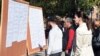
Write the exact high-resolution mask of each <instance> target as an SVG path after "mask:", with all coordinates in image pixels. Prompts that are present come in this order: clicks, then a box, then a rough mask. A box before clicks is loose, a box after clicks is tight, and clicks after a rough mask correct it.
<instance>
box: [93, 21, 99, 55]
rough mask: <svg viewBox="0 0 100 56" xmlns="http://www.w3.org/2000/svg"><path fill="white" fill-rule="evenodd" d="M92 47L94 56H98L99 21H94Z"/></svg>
mask: <svg viewBox="0 0 100 56" xmlns="http://www.w3.org/2000/svg"><path fill="white" fill-rule="evenodd" d="M92 46H93V51H94V54H95V56H100V19H95V20H94V30H93V39H92Z"/></svg>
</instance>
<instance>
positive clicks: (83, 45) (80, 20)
mask: <svg viewBox="0 0 100 56" xmlns="http://www.w3.org/2000/svg"><path fill="white" fill-rule="evenodd" d="M74 20H75V23H76V24H78V25H79V27H78V28H77V29H76V51H75V56H94V53H93V49H92V45H91V44H92V31H91V25H90V24H91V23H90V20H89V18H88V17H87V16H86V15H85V14H84V13H83V12H81V11H78V12H76V13H75V19H74Z"/></svg>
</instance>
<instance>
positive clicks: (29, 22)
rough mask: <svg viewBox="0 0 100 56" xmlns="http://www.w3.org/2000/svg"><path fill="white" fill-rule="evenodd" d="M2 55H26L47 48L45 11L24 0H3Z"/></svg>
mask: <svg viewBox="0 0 100 56" xmlns="http://www.w3.org/2000/svg"><path fill="white" fill-rule="evenodd" d="M1 15H2V16H1V25H0V56H26V54H27V52H28V55H30V54H34V53H37V52H39V51H41V48H43V50H45V49H46V48H47V45H46V39H45V33H44V23H43V11H42V8H41V7H35V6H30V5H29V3H28V2H25V1H24V0H2V13H1Z"/></svg>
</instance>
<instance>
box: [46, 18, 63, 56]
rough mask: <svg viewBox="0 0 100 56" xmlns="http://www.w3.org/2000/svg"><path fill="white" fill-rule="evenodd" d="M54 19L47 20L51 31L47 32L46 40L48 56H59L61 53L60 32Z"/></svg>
mask: <svg viewBox="0 0 100 56" xmlns="http://www.w3.org/2000/svg"><path fill="white" fill-rule="evenodd" d="M55 19H56V18H55V17H52V18H50V19H49V22H48V23H49V25H51V27H52V29H51V30H50V32H49V39H48V41H49V42H48V51H47V55H48V56H61V52H62V37H63V35H62V31H61V30H60V28H59V27H58V25H57V23H56V21H57V20H55Z"/></svg>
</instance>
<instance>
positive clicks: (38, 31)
mask: <svg viewBox="0 0 100 56" xmlns="http://www.w3.org/2000/svg"><path fill="white" fill-rule="evenodd" d="M29 27H30V34H31V45H32V48H37V47H39V45H40V46H41V47H43V46H44V45H46V41H45V32H44V23H43V14H42V10H41V9H36V8H32V7H30V8H29Z"/></svg>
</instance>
